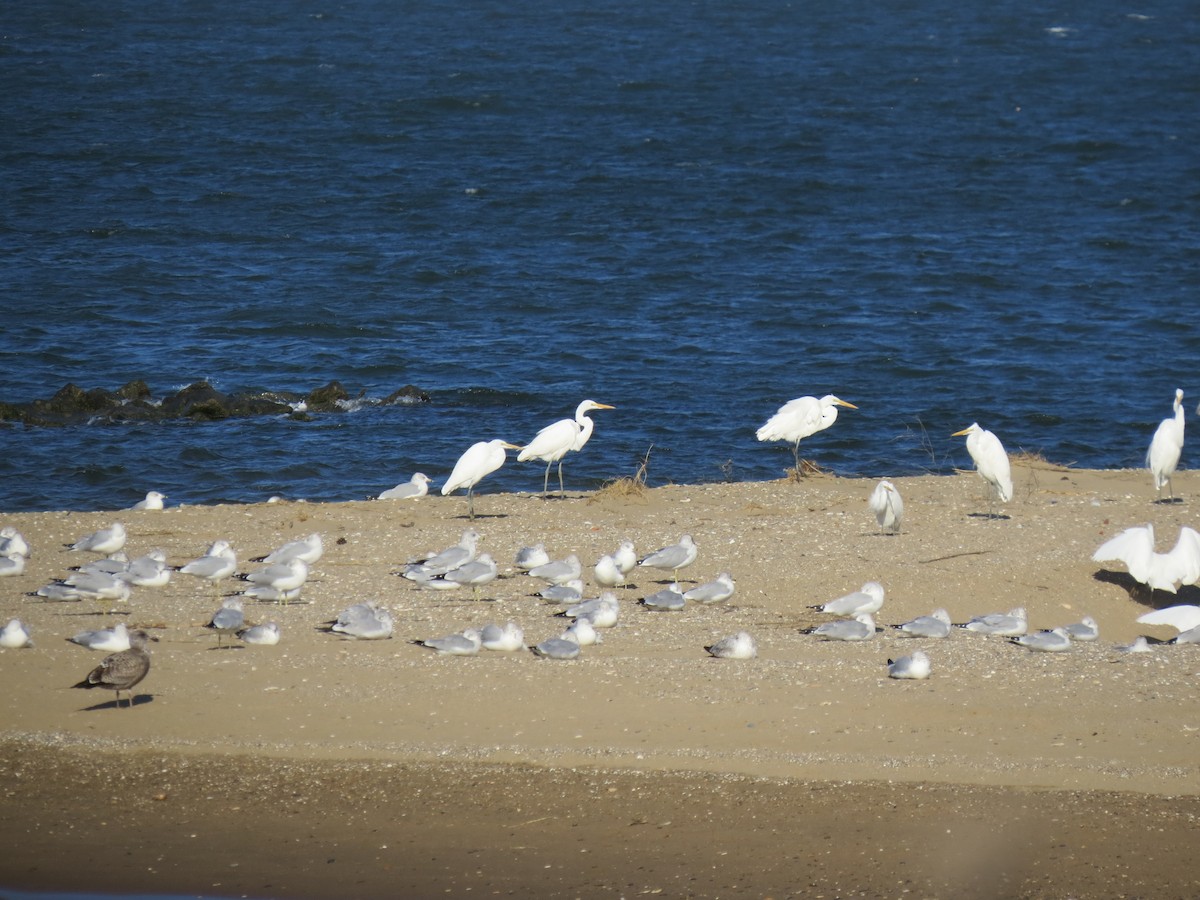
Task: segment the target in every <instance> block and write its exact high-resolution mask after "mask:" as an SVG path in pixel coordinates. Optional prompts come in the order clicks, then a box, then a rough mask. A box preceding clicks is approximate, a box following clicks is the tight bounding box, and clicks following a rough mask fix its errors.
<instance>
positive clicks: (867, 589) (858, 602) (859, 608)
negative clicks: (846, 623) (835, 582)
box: [809, 581, 883, 618]
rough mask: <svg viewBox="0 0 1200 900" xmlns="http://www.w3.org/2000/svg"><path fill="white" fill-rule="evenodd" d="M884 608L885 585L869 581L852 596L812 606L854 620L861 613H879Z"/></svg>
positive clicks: (848, 595)
mask: <svg viewBox="0 0 1200 900" xmlns="http://www.w3.org/2000/svg"><path fill="white" fill-rule="evenodd" d="M882 607H883V585H882V584H880V583H879V582H878V581H868V582H867V583H866V584H864V585H863V586H862V587H860V588H859V589H858V590H857V591H855V592H854V593H852V594H846V595H845V596H843V597H838V598H837V599H836V600H830V601H829V602H828V603H823V604H819V605H817V606H810V607H809V609H815V610H818V611H819V612H824V613H829V614H831V615H835V616H843V617H845V618H853V617H854V616H857V615H858V614H860V613H871V614H874V613H877V612H879V610H880V609H881V608H882Z"/></svg>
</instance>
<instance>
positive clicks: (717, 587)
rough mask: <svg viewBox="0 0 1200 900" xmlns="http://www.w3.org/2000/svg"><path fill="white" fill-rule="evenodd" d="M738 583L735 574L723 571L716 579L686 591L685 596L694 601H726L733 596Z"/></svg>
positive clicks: (686, 598)
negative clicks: (735, 581) (735, 582)
mask: <svg viewBox="0 0 1200 900" xmlns="http://www.w3.org/2000/svg"><path fill="white" fill-rule="evenodd" d="M735 587H736V585H735V584H734V582H733V576H732V575H730V574H729V573H728V572H722V573H721V574H720V575H718V576H717V577H716V580H714V581H709V582H707V583H705V584H701V585H698V586H696V587H694V588H692V589H691V590H690V591H684V592H683V597H684V599H685V600H688V601H690V602H692V603H724V602H725V601H726V600H728V599H729V598H730V597H732V596H733V592H734V589H735Z"/></svg>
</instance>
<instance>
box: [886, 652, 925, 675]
mask: <svg viewBox="0 0 1200 900" xmlns="http://www.w3.org/2000/svg"><path fill="white" fill-rule="evenodd" d="M931 671H932V666H931V665H930V664H929V656H928V655H927V654H926V653H925V651H924V650H914V651H913V652H912V653H910V654H909V655H908V656H901V657H900V658H899V659H889V660H888V678H902V679H904V678H906V679H912V680H920V679H923V678H928V677H929V673H930V672H931Z"/></svg>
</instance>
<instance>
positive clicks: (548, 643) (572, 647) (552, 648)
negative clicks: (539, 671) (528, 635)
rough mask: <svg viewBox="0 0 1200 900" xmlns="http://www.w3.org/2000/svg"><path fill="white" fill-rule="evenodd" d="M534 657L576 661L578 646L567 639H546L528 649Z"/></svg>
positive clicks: (578, 651)
mask: <svg viewBox="0 0 1200 900" xmlns="http://www.w3.org/2000/svg"><path fill="white" fill-rule="evenodd" d="M529 649H530V650H532V651H533V653H534V655H535V656H540V657H542V659H578V658H579V653H580V647H579V644H577V643H576V642H575V641H572V640H570V639H568V638H562V637H556V638H547V639H546V640H544V641H541V642H540V643H537V644H534V645H533V646H532V647H530V648H529Z"/></svg>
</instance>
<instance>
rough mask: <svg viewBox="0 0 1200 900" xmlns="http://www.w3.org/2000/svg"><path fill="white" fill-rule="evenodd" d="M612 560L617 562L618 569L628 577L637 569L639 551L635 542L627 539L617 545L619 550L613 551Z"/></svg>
mask: <svg viewBox="0 0 1200 900" xmlns="http://www.w3.org/2000/svg"><path fill="white" fill-rule="evenodd" d="M612 558H613V559H614V560H616V562H617V568H618V569H620V570H621V574H622V575H628V574H629V573H630V572H632V571H633V570H634V569H635V568H637V550H636V549H635V548H634V545H633V541H631V540H629V539H628V538H626V539H625V540H623V541H621V543H620V544H618V545H617V549H616V550H614V551H613V553H612Z"/></svg>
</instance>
